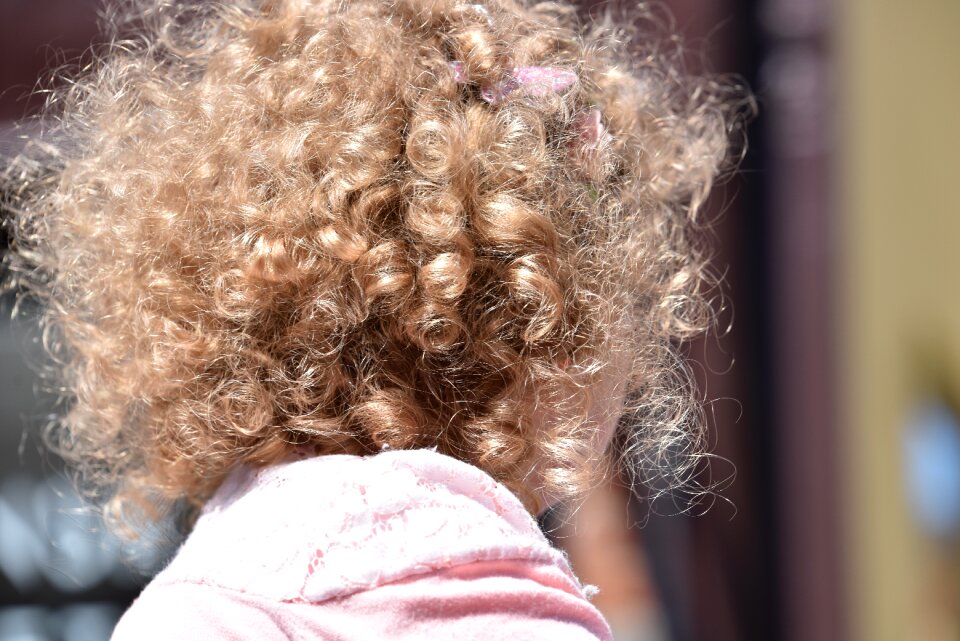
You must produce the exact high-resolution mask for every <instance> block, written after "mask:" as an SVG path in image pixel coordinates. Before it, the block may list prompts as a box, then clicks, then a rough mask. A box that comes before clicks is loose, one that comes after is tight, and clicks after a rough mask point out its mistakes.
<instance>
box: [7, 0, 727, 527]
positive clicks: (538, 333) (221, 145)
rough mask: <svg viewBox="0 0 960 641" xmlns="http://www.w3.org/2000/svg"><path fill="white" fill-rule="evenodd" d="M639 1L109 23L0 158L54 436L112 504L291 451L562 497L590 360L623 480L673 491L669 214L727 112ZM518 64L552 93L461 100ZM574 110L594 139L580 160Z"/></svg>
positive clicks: (181, 490) (703, 273) (695, 319)
mask: <svg viewBox="0 0 960 641" xmlns="http://www.w3.org/2000/svg"><path fill="white" fill-rule="evenodd" d="M650 18H651V14H641V15H640V16H639V17H638V22H636V23H632V26H626V27H624V26H620V27H615V26H613V22H612V21H611V20H609V19H608V20H607V21H606V22H605V23H601V24H593V25H590V26H584V25H582V24H581V23H580V22H579V20H578V18H577V16H576V14H575V12H574V10H573V8H572V7H569V6H566V5H563V4H558V3H551V2H537V3H532V2H526V1H525V0H483V1H482V2H480V3H477V2H465V1H462V0H388V1H382V0H349V1H344V0H231V2H228V3H210V2H203V1H201V0H191V1H188V2H178V3H170V2H167V1H166V0H132V1H130V2H128V4H126V5H124V6H123V7H121V8H115V11H114V14H113V19H112V21H111V23H110V24H111V25H112V27H111V28H112V31H111V38H110V42H111V44H109V45H107V46H106V47H105V48H104V49H103V50H101V51H100V52H98V53H97V54H96V57H95V60H94V62H92V63H91V64H90V65H88V66H87V67H86V68H85V69H84V70H83V72H82V73H80V74H79V77H77V78H74V79H72V80H71V81H70V82H69V83H66V84H64V85H63V86H62V88H61V89H58V90H56V92H55V93H54V94H53V98H52V99H51V100H50V101H49V103H48V107H47V109H46V112H45V114H44V116H43V119H44V122H45V125H46V131H45V132H44V133H43V134H41V135H40V136H39V137H38V138H37V139H35V140H33V141H32V142H31V144H30V145H28V147H27V149H26V150H25V151H24V152H23V153H22V154H21V155H20V156H19V157H17V158H15V159H13V160H12V161H10V162H9V163H8V164H7V167H6V169H5V172H4V179H3V186H4V188H5V190H6V191H7V193H8V198H7V203H6V204H7V206H8V208H9V209H10V211H12V212H13V216H12V217H11V219H10V220H9V221H8V223H9V224H10V226H11V229H12V237H13V250H12V251H11V252H10V253H9V255H7V256H6V263H7V267H8V279H7V281H8V284H11V285H15V286H16V287H18V288H19V289H20V291H21V293H22V294H23V295H26V296H29V297H32V298H35V299H38V300H39V301H40V302H41V303H42V310H43V311H42V312H41V314H42V319H41V320H42V326H43V328H44V332H45V337H46V338H47V341H46V342H47V346H48V348H49V350H50V352H51V353H52V354H53V356H54V358H55V359H56V363H57V366H58V371H59V373H58V380H57V385H58V389H60V390H61V391H62V393H63V394H64V395H65V398H67V399H68V402H67V403H66V407H65V411H64V412H63V413H62V416H61V417H60V418H59V419H58V420H57V422H56V424H55V425H52V426H50V429H49V430H48V437H49V441H50V443H51V444H52V446H53V447H54V448H55V449H56V451H58V452H59V453H60V454H61V455H63V456H64V457H65V458H66V459H67V460H68V461H70V462H72V463H73V464H74V465H75V466H77V468H78V469H79V470H80V472H81V475H82V477H83V478H85V479H86V480H87V482H88V489H92V490H95V491H98V492H99V495H100V498H101V499H103V501H104V503H105V504H108V505H113V506H115V507H116V506H120V507H121V508H124V507H129V506H138V505H139V506H141V507H142V506H143V505H144V504H149V503H151V502H157V501H164V500H169V501H176V500H183V499H185V500H186V501H188V502H189V503H191V504H193V505H202V504H203V502H204V501H205V500H206V499H207V498H208V497H209V496H210V495H211V493H212V492H213V491H214V490H215V489H216V488H217V486H218V485H219V484H220V483H221V482H222V480H223V479H224V477H225V475H226V474H227V473H228V472H229V471H230V470H231V469H232V468H233V467H235V466H237V465H238V464H250V465H254V466H264V465H268V464H271V463H274V462H277V461H279V460H281V459H283V458H284V457H287V456H289V455H290V453H291V451H292V450H294V448H308V449H310V450H311V451H312V452H315V453H316V454H328V453H352V454H367V453H374V452H377V451H380V450H381V449H383V448H394V449H400V448H422V447H433V448H436V449H437V450H438V451H439V452H442V453H445V454H448V455H450V456H453V457H456V458H458V459H461V460H464V461H467V462H469V463H472V464H474V465H476V466H478V467H480V468H481V469H483V470H485V471H486V472H488V473H489V474H491V475H492V476H493V477H494V478H496V479H497V480H499V481H501V482H503V483H504V484H506V485H507V486H508V487H510V488H511V489H513V490H514V491H515V492H517V493H518V494H520V495H521V496H522V497H524V498H525V500H526V501H527V503H528V505H532V504H533V503H535V501H534V500H533V499H532V498H531V489H530V488H531V485H535V486H536V488H537V491H538V492H544V493H546V494H548V495H551V496H557V497H569V496H573V495H577V493H578V492H580V491H582V490H583V489H585V488H586V487H587V486H588V485H589V484H590V483H591V482H592V481H593V480H594V479H595V478H596V475H597V473H598V470H602V469H603V467H604V464H603V463H602V462H601V461H602V457H601V456H599V454H600V453H599V452H598V451H597V447H596V445H597V431H598V429H599V428H598V426H597V425H596V421H591V420H590V418H589V415H590V407H591V404H592V403H593V402H594V401H595V400H596V399H594V398H592V395H593V390H594V384H595V383H596V382H597V381H598V380H599V379H600V378H601V377H603V376H611V375H617V376H622V377H623V379H624V380H626V381H627V382H626V386H627V397H628V403H627V409H626V410H625V416H626V418H625V419H623V420H622V421H621V429H622V430H625V436H624V438H625V441H623V442H625V443H626V451H627V458H629V459H630V461H632V462H631V463H630V464H629V465H628V467H631V468H632V469H640V468H642V469H645V470H648V471H649V470H653V471H655V472H657V473H658V474H662V475H669V476H670V478H671V479H673V480H682V479H684V478H686V477H687V475H689V471H690V466H691V464H692V462H693V461H694V460H695V454H696V452H697V451H698V448H699V438H700V436H699V435H700V433H701V432H700V430H701V428H700V424H701V420H700V418H699V417H700V411H699V406H698V403H697V399H696V397H695V394H694V393H693V385H692V383H691V377H690V374H689V371H688V369H687V368H686V367H685V366H684V365H683V359H682V358H681V357H680V355H679V352H678V344H679V341H680V340H683V339H686V338H689V337H691V336H694V335H696V334H698V333H700V332H702V331H704V330H705V329H706V328H707V327H708V325H709V324H710V320H711V317H712V312H711V309H710V306H709V304H708V303H707V300H706V295H705V292H706V291H708V290H706V288H705V287H704V284H705V282H706V279H707V278H708V271H707V269H706V256H705V252H704V251H703V248H702V247H701V246H700V242H699V241H698V240H697V238H698V237H699V235H698V233H697V231H698V226H699V223H698V210H699V209H700V206H701V204H702V203H703V201H704V198H705V197H706V194H707V192H708V191H709V189H710V187H711V184H712V182H713V181H714V179H715V178H716V176H717V175H718V172H719V171H720V170H721V169H723V168H724V166H725V165H726V161H725V159H726V158H727V157H728V155H729V154H728V147H729V142H730V133H731V131H733V130H734V128H736V125H737V121H738V116H737V107H736V101H735V100H732V99H731V96H732V95H733V94H732V93H731V85H730V83H728V82H725V81H721V80H718V79H715V78H709V77H708V78H695V77H691V76H688V75H685V73H683V72H682V71H681V68H682V65H681V64H680V62H679V60H680V54H679V52H678V51H676V50H674V49H670V48H669V47H666V48H664V45H663V40H662V39H657V38H655V37H652V36H651V35H650V34H647V33H645V32H643V31H642V29H641V28H640V27H639V26H638V25H641V24H652V21H650V20H648V19H650ZM645 21H646V22H645ZM129 33H133V34H134V35H133V36H130V35H127V36H124V35H123V34H129ZM451 63H455V64H458V65H459V66H458V67H457V71H458V73H459V72H460V71H461V70H462V74H463V77H464V78H466V79H465V80H464V78H457V77H455V76H456V75H458V74H454V73H453V67H452V65H451ZM523 65H542V66H552V67H557V68H563V69H567V70H572V71H574V72H575V73H576V80H575V82H574V83H573V85H572V86H570V87H569V88H566V89H565V90H563V91H553V92H540V93H537V92H524V91H514V92H512V93H509V95H505V96H504V97H503V99H502V100H498V101H497V102H496V103H494V102H492V101H490V100H489V99H485V98H484V95H483V91H484V88H488V87H490V86H492V85H494V83H497V82H502V80H503V79H504V78H505V77H507V76H509V74H510V73H511V70H514V69H516V68H518V67H521V66H523ZM590 109H595V110H598V111H599V112H600V114H602V119H603V126H604V128H605V130H606V131H607V132H609V136H608V137H605V138H603V139H602V140H599V141H597V142H596V144H594V145H592V146H591V147H590V148H589V149H586V148H584V147H583V146H582V145H581V146H580V147H578V145H577V139H578V136H581V135H582V132H581V131H580V125H578V123H582V119H583V114H584V113H585V112H586V111H587V110H590ZM578 149H579V151H578ZM616 360H619V361H621V362H627V363H629V365H628V366H627V367H626V368H625V369H626V370H627V371H626V372H625V373H624V372H614V368H613V367H612V365H611V364H612V363H613V362H615V361H616ZM621 369H622V368H621ZM543 407H547V408H549V415H550V420H549V421H542V420H541V421H538V420H536V414H537V410H538V408H543ZM533 469H536V470H537V478H536V480H535V482H532V481H531V473H532V472H531V470H533ZM318 491H322V488H318Z"/></svg>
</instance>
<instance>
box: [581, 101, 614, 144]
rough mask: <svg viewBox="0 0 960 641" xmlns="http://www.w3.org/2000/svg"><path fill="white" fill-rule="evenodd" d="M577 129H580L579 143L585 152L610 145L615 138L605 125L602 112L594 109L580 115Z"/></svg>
mask: <svg viewBox="0 0 960 641" xmlns="http://www.w3.org/2000/svg"><path fill="white" fill-rule="evenodd" d="M577 127H578V128H579V129H580V136H579V138H578V142H579V143H580V147H581V148H582V149H584V150H594V149H599V148H600V147H603V146H605V145H607V144H609V143H610V141H611V140H613V136H611V135H610V132H608V131H607V128H606V127H605V126H604V124H603V117H602V115H601V113H600V110H599V109H597V108H596V107H592V108H590V109H588V110H587V111H584V112H583V113H582V114H580V117H579V118H577Z"/></svg>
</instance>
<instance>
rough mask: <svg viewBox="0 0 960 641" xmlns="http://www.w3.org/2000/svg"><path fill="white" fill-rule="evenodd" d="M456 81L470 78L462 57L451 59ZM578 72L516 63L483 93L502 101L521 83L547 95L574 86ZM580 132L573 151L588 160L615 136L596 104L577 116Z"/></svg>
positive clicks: (492, 101)
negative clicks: (506, 75)
mask: <svg viewBox="0 0 960 641" xmlns="http://www.w3.org/2000/svg"><path fill="white" fill-rule="evenodd" d="M448 64H449V65H450V72H451V73H452V74H453V79H454V81H456V82H458V83H461V84H465V83H468V82H470V78H469V77H468V76H467V71H466V69H465V68H464V65H463V63H462V62H460V61H453V62H449V63H448ZM576 81H577V75H576V74H575V73H574V72H572V71H570V70H569V69H563V68H560V67H514V69H513V71H512V72H511V73H510V75H509V76H508V77H507V78H506V79H505V80H501V81H500V82H498V83H495V84H494V85H492V86H488V87H482V88H481V89H480V97H481V98H483V99H484V100H485V101H486V102H488V103H490V104H491V105H496V104H499V103H500V102H502V101H503V99H504V98H506V97H507V96H508V95H510V94H511V93H513V92H514V91H516V90H517V89H520V88H521V87H522V88H523V89H524V91H526V92H527V93H528V94H530V95H534V96H545V95H547V94H549V93H560V92H562V91H565V90H567V89H569V88H570V87H572V86H573V85H574V83H576ZM576 127H577V129H578V130H579V131H580V134H579V135H578V136H577V137H576V138H575V139H574V140H573V141H572V145H571V147H570V153H571V154H574V155H576V156H578V157H579V158H580V159H581V160H584V159H585V158H586V157H587V156H589V155H591V154H593V153H595V152H596V151H597V150H599V149H601V148H603V147H605V146H606V145H608V144H610V142H611V141H612V140H613V137H612V136H611V135H610V133H609V132H608V131H607V128H606V127H605V126H604V124H603V115H602V114H601V113H600V110H599V109H597V108H596V107H591V108H590V109H587V110H586V111H584V112H582V113H581V114H580V116H579V117H578V118H577V120H576Z"/></svg>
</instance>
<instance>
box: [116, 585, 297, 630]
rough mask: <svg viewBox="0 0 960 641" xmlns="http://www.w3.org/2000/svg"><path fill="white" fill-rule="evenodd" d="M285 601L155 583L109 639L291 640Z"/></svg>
mask: <svg viewBox="0 0 960 641" xmlns="http://www.w3.org/2000/svg"><path fill="white" fill-rule="evenodd" d="M284 615H285V613H284V611H283V604H282V603H279V602H275V601H272V600H267V599H262V598H258V597H255V596H253V595H249V594H244V593H241V592H235V591H231V590H227V589H224V588H221V587H217V586H211V585H204V584H199V583H187V582H180V583H167V584H151V585H149V586H147V588H146V589H145V590H144V591H143V593H142V594H141V595H140V597H139V598H138V599H137V600H136V601H134V602H133V605H131V606H130V608H129V609H128V610H127V611H126V612H125V613H124V615H123V616H122V617H121V618H120V621H119V622H117V626H116V628H115V629H114V631H113V636H112V637H111V641H134V640H136V641H153V640H154V639H155V640H156V641H161V640H162V641H169V640H170V639H180V640H182V641H191V640H193V639H196V640H197V641H199V640H201V639H203V640H206V639H223V640H227V641H240V640H242V639H258V640H259V641H272V640H274V639H276V640H280V639H288V638H290V637H289V636H287V634H286V633H285V630H284V628H285V627H287V625H286V624H287V623H288V619H289V617H287V616H284Z"/></svg>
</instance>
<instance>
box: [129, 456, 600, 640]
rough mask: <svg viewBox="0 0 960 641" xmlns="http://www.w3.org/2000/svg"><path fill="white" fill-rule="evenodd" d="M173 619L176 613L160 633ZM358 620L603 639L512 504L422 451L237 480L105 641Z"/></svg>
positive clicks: (563, 572) (267, 634) (484, 479)
mask: <svg viewBox="0 0 960 641" xmlns="http://www.w3.org/2000/svg"><path fill="white" fill-rule="evenodd" d="M318 606H322V607H318ZM235 611H236V612H238V613H239V614H237V615H236V616H234V615H233V612H235ZM178 612H185V613H188V614H186V615H185V616H184V617H182V618H181V619H179V620H171V613H178ZM360 615H362V617H363V618H362V619H358V618H357V617H358V616H360ZM177 616H179V615H177ZM360 620H362V621H364V626H365V627H370V628H371V630H372V629H373V628H375V627H376V626H377V625H382V626H384V628H383V632H384V634H386V635H387V636H391V637H393V636H396V634H395V633H393V632H391V630H394V628H395V626H396V625H397V624H398V622H400V623H402V624H403V625H405V626H408V627H410V629H411V630H419V632H418V633H417V634H419V635H420V636H419V638H429V635H424V634H422V633H423V632H424V628H423V626H424V625H427V626H434V627H439V628H442V629H443V630H456V631H457V635H458V636H463V635H465V634H467V628H464V629H463V632H462V634H461V632H460V631H459V630H460V629H461V628H463V626H466V625H467V622H471V621H472V622H473V623H472V624H470V625H479V626H482V627H484V628H486V626H487V625H488V624H489V625H496V626H499V628H502V629H503V630H505V631H507V630H518V631H522V630H525V629H528V628H529V629H534V628H537V627H538V626H539V627H543V626H545V627H544V629H553V628H557V629H558V630H561V631H562V630H567V632H569V634H566V633H565V634H563V635H559V636H551V637H550V638H557V639H566V638H569V639H578V638H591V639H592V638H609V636H603V634H601V633H602V632H603V630H605V629H606V627H605V626H606V624H605V623H604V622H603V619H602V617H601V616H600V614H599V612H597V611H596V609H595V608H593V607H592V606H591V605H590V604H589V602H588V601H587V600H586V599H585V597H584V594H583V587H582V586H581V585H580V583H579V581H578V580H577V578H576V576H574V574H573V572H572V570H571V569H570V566H569V564H568V563H567V560H566V557H565V556H564V555H563V554H562V553H561V552H560V551H558V550H556V549H555V548H553V547H552V546H551V545H550V543H549V542H548V541H547V540H546V538H545V537H544V536H543V534H542V533H541V532H540V530H539V528H538V527H537V525H536V523H535V521H534V520H533V519H532V518H531V517H530V515H529V514H528V513H527V511H526V510H525V509H524V507H523V506H522V504H521V503H520V501H519V500H518V499H517V498H516V497H514V496H513V494H511V493H510V492H509V491H508V490H507V489H506V488H504V487H503V486H501V485H499V484H498V483H496V481H494V480H493V479H492V478H490V477H489V476H488V475H486V474H485V473H484V472H482V471H481V470H479V469H477V468H475V467H472V466H470V465H467V464H465V463H462V462H460V461H456V460H455V459H451V458H449V457H446V456H443V455H441V454H438V453H436V452H432V451H430V450H417V451H398V452H385V453H382V454H379V455H376V456H372V457H354V456H331V457H320V458H315V459H304V460H298V461H293V462H291V463H287V464H284V465H279V466H275V467H271V468H267V469H264V470H260V471H253V470H246V471H238V473H236V474H234V475H233V476H231V478H230V479H229V480H228V482H227V483H225V485H224V487H223V488H221V490H220V491H219V492H218V493H217V495H216V496H215V497H214V499H213V500H211V501H210V503H209V504H208V506H207V508H206V509H205V510H204V513H203V514H202V515H201V517H200V519H199V520H198V522H197V525H196V527H195V529H194V531H193V533H192V534H191V535H190V537H188V539H187V541H186V542H185V543H184V545H183V546H182V548H181V549H180V551H179V552H178V554H177V556H176V557H175V558H174V560H173V562H172V563H171V564H170V566H169V567H167V568H166V569H165V570H164V571H163V572H161V573H160V575H158V576H157V577H156V579H155V580H154V581H153V582H152V583H151V584H150V585H149V586H148V587H147V588H146V590H145V591H144V593H143V595H142V596H141V598H140V599H138V601H137V602H136V603H135V604H134V605H133V606H132V607H131V609H130V611H129V612H128V614H127V615H125V617H124V620H122V621H121V624H120V625H118V628H117V629H118V634H119V635H121V636H118V637H117V638H118V639H128V638H134V637H138V638H143V636H142V635H140V634H139V633H136V634H135V633H134V632H133V630H134V629H136V630H147V631H148V632H150V631H152V630H164V631H165V634H164V635H161V636H164V637H165V638H192V637H191V636H189V635H188V636H184V635H183V634H180V633H178V630H180V627H178V626H186V627H185V628H184V630H186V629H189V630H193V629H205V630H209V631H210V634H209V635H207V638H211V637H213V638H226V639H230V638H237V639H240V638H252V637H251V636H249V635H248V636H246V637H242V636H231V635H233V634H234V632H233V631H232V630H233V628H234V627H235V626H237V625H240V631H239V632H238V634H240V633H242V632H243V631H244V630H256V631H257V635H254V636H258V635H259V637H262V638H264V639H270V638H272V637H271V634H275V633H278V634H286V633H287V632H289V631H285V626H288V625H293V626H294V627H296V628H297V629H300V630H307V631H309V633H308V634H307V633H304V634H306V636H305V637H299V636H297V635H294V636H289V637H279V638H328V637H329V638H352V637H351V636H350V635H349V634H348V632H349V630H350V626H351V625H356V624H357V622H358V621H360ZM258 626H260V627H258ZM271 626H272V627H271ZM261 628H262V630H261ZM337 630H339V632H337ZM150 633H152V632H150ZM388 633H389V634H388ZM581 633H583V634H588V635H593V636H586V637H583V636H577V635H580V634H581ZM417 634H413V635H412V636H410V637H409V638H418V636H417ZM607 634H609V632H607ZM124 635H125V636H124ZM324 635H326V636H324ZM331 635H332V636H331ZM338 635H340V636H338ZM571 635H572V636H571ZM259 637H258V638H259ZM147 638H152V637H149V636H148V637H147ZM157 638H159V636H158V637H157ZM374 638H377V637H376V636H375V637H374ZM465 638H473V637H470V636H466V637H465ZM477 638H479V637H477ZM483 638H496V637H491V636H490V634H489V630H488V632H487V633H486V634H485V635H484V637H483ZM510 638H527V637H526V633H523V634H519V635H518V636H517V635H515V636H512V637H510ZM529 638H544V637H543V636H531V637H529Z"/></svg>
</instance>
